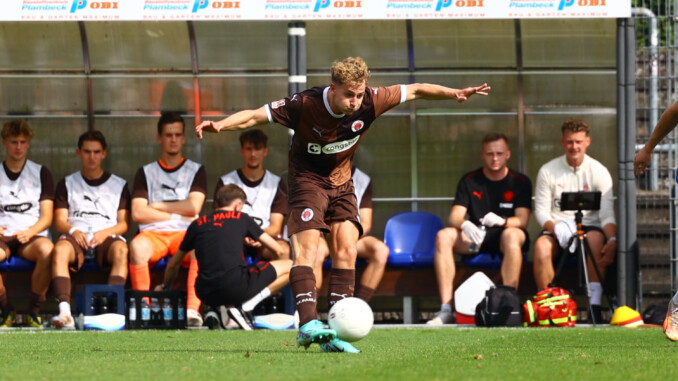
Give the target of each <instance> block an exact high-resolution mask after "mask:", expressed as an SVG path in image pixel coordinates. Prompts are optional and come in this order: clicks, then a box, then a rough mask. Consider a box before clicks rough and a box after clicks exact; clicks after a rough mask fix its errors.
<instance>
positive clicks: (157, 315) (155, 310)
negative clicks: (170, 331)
mask: <svg viewBox="0 0 678 381" xmlns="http://www.w3.org/2000/svg"><path fill="white" fill-rule="evenodd" d="M161 323H162V309H161V308H160V304H159V303H158V298H151V324H153V325H160V324H161Z"/></svg>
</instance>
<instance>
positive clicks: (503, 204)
mask: <svg viewBox="0 0 678 381" xmlns="http://www.w3.org/2000/svg"><path fill="white" fill-rule="evenodd" d="M499 207H500V208H502V209H513V203H512V202H500V203H499Z"/></svg>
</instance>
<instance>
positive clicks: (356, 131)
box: [195, 57, 490, 353]
mask: <svg viewBox="0 0 678 381" xmlns="http://www.w3.org/2000/svg"><path fill="white" fill-rule="evenodd" d="M330 74H331V77H332V83H331V84H330V85H329V86H326V87H314V88H311V89H309V90H305V91H302V92H300V93H297V94H294V95H292V96H290V97H286V98H283V99H280V100H277V101H274V102H271V103H268V104H266V105H264V106H262V107H260V108H258V109H256V110H244V111H240V112H237V113H235V114H233V115H231V116H229V117H228V118H226V119H223V120H221V121H218V122H212V121H205V122H203V123H201V124H199V125H197V126H196V127H195V130H196V133H197V135H198V137H199V138H202V137H203V132H219V131H221V130H227V131H228V130H236V129H241V128H248V127H253V126H256V125H259V124H264V123H272V122H276V123H279V124H281V125H283V126H285V127H287V128H290V129H292V130H294V132H295V134H294V137H293V139H292V146H291V147H290V151H289V169H288V186H289V201H288V203H289V212H290V214H289V221H288V231H289V234H290V235H291V241H292V249H293V252H294V254H295V258H294V265H293V266H292V270H291V271H290V285H291V286H292V293H293V295H294V303H295V308H296V309H297V311H298V312H299V333H298V335H297V344H298V345H299V346H304V347H306V348H308V347H309V346H310V345H311V344H312V343H319V344H321V348H322V350H323V351H325V352H352V353H359V352H360V351H359V350H358V349H356V348H355V347H353V345H351V344H350V343H348V342H345V341H343V340H341V339H339V338H338V337H337V336H336V332H335V331H334V330H332V329H329V328H325V326H324V324H323V323H322V322H321V321H319V320H317V315H318V312H317V289H316V279H315V276H314V275H313V265H314V263H315V255H316V251H317V248H318V244H319V242H320V240H321V238H322V235H323V233H329V244H330V245H331V250H330V251H331V253H332V254H331V256H332V270H331V272H330V278H329V290H328V291H329V303H330V306H331V305H333V304H334V303H336V302H337V301H338V300H340V299H343V298H344V297H348V296H353V289H354V285H355V260H356V242H357V241H358V238H359V237H360V236H361V234H362V227H361V225H360V218H359V217H358V216H359V212H358V205H356V198H355V194H354V188H353V182H352V181H351V165H352V159H353V155H354V153H355V151H356V150H357V149H358V145H359V144H360V141H361V140H362V138H363V137H364V136H365V133H366V132H367V130H368V129H369V128H370V125H371V124H372V122H374V120H375V119H376V118H377V117H378V116H379V115H381V114H383V113H385V112H386V111H388V110H389V109H391V108H393V107H396V106H398V105H399V104H401V103H403V102H407V101H412V100H415V99H431V100H444V99H455V100H457V101H458V102H463V101H465V100H466V99H467V98H468V97H470V96H471V95H473V94H480V95H487V91H488V90H489V89H490V87H489V86H487V84H483V85H481V86H478V87H467V88H465V89H462V90H457V89H451V88H448V87H444V86H440V85H434V84H419V83H416V84H410V85H393V86H388V87H375V88H368V87H367V79H368V77H369V75H370V72H369V70H368V68H367V64H366V63H365V61H363V59H362V58H353V57H348V58H346V59H343V60H341V61H336V62H334V63H333V64H332V67H331V68H330Z"/></svg>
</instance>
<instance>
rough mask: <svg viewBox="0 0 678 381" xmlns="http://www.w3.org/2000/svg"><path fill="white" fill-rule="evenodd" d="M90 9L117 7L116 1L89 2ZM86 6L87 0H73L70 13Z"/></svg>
mask: <svg viewBox="0 0 678 381" xmlns="http://www.w3.org/2000/svg"><path fill="white" fill-rule="evenodd" d="M89 7H90V8H91V9H118V2H117V1H93V2H91V3H90V4H89ZM85 8H87V0H73V5H71V13H75V12H76V11H79V10H81V9H85Z"/></svg>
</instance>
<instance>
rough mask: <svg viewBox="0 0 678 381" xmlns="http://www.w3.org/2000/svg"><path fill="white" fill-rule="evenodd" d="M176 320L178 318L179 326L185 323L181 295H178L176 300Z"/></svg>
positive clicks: (184, 307)
mask: <svg viewBox="0 0 678 381" xmlns="http://www.w3.org/2000/svg"><path fill="white" fill-rule="evenodd" d="M177 320H179V327H184V326H185V325H186V305H185V304H184V298H183V297H180V298H179V300H178V302H177Z"/></svg>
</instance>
